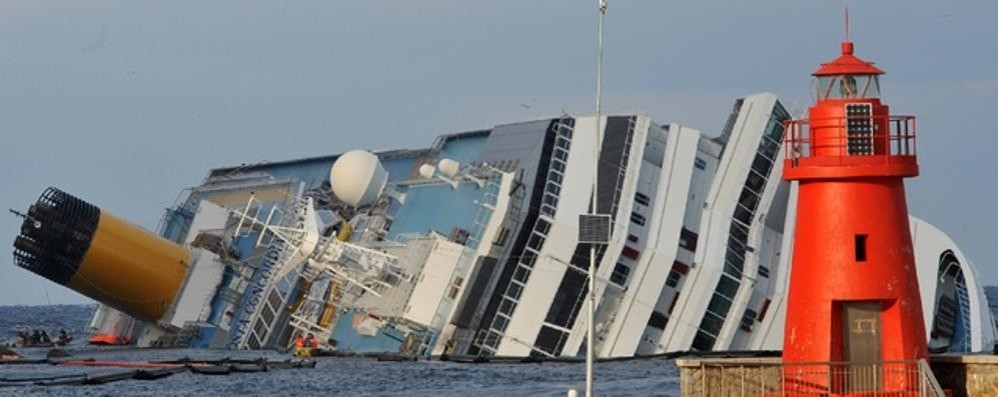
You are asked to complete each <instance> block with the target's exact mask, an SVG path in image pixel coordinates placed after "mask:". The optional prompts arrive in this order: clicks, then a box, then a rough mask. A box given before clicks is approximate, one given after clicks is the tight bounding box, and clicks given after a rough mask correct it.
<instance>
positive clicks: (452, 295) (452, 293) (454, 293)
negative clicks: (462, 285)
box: [447, 287, 460, 299]
mask: <svg viewBox="0 0 998 397" xmlns="http://www.w3.org/2000/svg"><path fill="white" fill-rule="evenodd" d="M458 291H460V289H459V288H457V287H450V294H447V297H448V298H451V299H456V298H457V293H458Z"/></svg>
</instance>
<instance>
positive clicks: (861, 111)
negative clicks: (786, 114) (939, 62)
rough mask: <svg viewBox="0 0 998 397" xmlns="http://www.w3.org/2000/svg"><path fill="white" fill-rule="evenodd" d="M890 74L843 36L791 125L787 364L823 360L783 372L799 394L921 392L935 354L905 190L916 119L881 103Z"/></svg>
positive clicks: (911, 171) (911, 172) (913, 166)
mask: <svg viewBox="0 0 998 397" xmlns="http://www.w3.org/2000/svg"><path fill="white" fill-rule="evenodd" d="M883 73H884V72H883V71H881V70H880V69H878V68H876V67H874V66H873V63H871V62H866V61H863V60H861V59H859V58H857V57H856V56H854V55H853V44H852V43H851V42H849V41H846V42H843V43H842V54H841V55H840V56H839V57H838V58H836V59H834V60H832V61H831V62H828V63H825V64H822V65H821V67H820V68H818V70H817V71H815V72H814V76H815V77H816V78H817V98H816V100H817V102H816V103H815V105H814V106H812V107H811V108H810V109H809V110H808V118H807V119H804V120H793V121H791V122H790V123H789V124H788V128H787V142H786V145H787V146H786V156H787V158H786V161H785V167H784V173H783V177H784V179H787V180H791V181H798V183H799V190H798V202H797V229H796V232H795V241H794V251H793V267H792V270H791V274H790V291H789V301H788V304H787V318H786V328H785V330H784V342H783V362H784V364H785V367H786V368H787V371H788V374H789V373H790V372H793V371H792V368H793V367H794V366H795V365H801V363H825V364H822V365H823V367H822V368H824V369H821V370H819V369H816V368H801V371H798V372H797V373H798V374H799V373H803V372H808V371H809V372H810V374H809V375H796V377H795V376H787V377H785V379H786V381H785V384H784V386H785V387H791V388H793V390H799V391H807V392H810V393H813V392H819V393H832V394H835V393H848V392H852V391H870V390H883V391H906V390H912V387H914V386H913V384H914V382H915V379H914V376H913V375H912V374H911V371H912V368H915V370H916V371H917V365H918V364H917V360H919V359H923V358H925V357H926V355H927V349H926V338H925V322H924V321H923V319H922V304H921V300H920V298H919V288H918V279H917V276H916V272H915V259H914V255H913V250H912V243H911V232H910V231H909V227H908V208H907V205H906V203H905V192H904V178H907V177H913V176H916V175H918V163H917V158H916V153H915V128H914V127H915V119H914V117H911V116H892V115H890V112H889V111H888V107H887V105H885V104H883V103H882V102H881V101H880V84H879V77H880V75H882V74H883ZM916 373H917V372H916ZM914 390H917V389H914ZM788 391H789V390H788Z"/></svg>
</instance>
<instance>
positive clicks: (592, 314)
mask: <svg viewBox="0 0 998 397" xmlns="http://www.w3.org/2000/svg"><path fill="white" fill-rule="evenodd" d="M598 3H599V28H598V33H597V36H596V145H595V147H596V153H595V156H594V157H593V198H592V201H591V202H590V208H589V213H590V215H591V216H593V217H595V216H596V213H597V211H598V210H597V208H596V201H597V199H598V198H599V195H598V194H597V193H598V189H599V147H600V142H601V141H602V140H601V139H600V137H601V136H602V135H603V134H602V133H603V128H602V126H603V118H602V116H601V115H600V111H601V110H602V109H601V106H600V105H601V104H600V100H601V99H602V95H603V93H602V91H601V89H602V82H603V18H604V17H605V16H606V0H598ZM596 245H597V244H595V243H593V244H590V245H589V288H588V293H587V296H586V301H587V302H588V304H587V305H586V312H587V313H586V314H587V316H588V321H587V326H588V330H587V331H586V397H592V396H593V361H594V360H595V357H594V356H595V352H596V348H595V342H596V338H595V333H596V324H595V322H596Z"/></svg>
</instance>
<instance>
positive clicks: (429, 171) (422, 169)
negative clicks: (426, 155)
mask: <svg viewBox="0 0 998 397" xmlns="http://www.w3.org/2000/svg"><path fill="white" fill-rule="evenodd" d="M434 172H437V169H436V167H434V166H433V164H423V165H421V166H419V176H421V177H423V178H426V179H430V178H433V173H434Z"/></svg>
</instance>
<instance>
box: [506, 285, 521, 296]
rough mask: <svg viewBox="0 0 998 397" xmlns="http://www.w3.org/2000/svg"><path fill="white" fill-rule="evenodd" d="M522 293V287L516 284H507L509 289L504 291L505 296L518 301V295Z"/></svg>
mask: <svg viewBox="0 0 998 397" xmlns="http://www.w3.org/2000/svg"><path fill="white" fill-rule="evenodd" d="M522 293H523V285H522V284H520V283H517V282H515V281H514V282H511V283H509V288H507V289H506V296H508V297H510V298H513V299H520V294H522Z"/></svg>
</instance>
